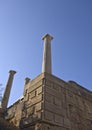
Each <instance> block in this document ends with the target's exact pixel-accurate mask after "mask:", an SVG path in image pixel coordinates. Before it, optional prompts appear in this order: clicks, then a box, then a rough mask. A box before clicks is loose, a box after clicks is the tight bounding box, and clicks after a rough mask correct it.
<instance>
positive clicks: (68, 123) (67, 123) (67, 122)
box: [64, 117, 71, 128]
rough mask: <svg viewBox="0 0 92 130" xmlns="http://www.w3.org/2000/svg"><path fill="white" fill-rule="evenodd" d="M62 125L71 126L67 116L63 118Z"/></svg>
mask: <svg viewBox="0 0 92 130" xmlns="http://www.w3.org/2000/svg"><path fill="white" fill-rule="evenodd" d="M64 126H66V127H68V128H71V122H70V120H69V119H68V118H66V117H65V118H64Z"/></svg>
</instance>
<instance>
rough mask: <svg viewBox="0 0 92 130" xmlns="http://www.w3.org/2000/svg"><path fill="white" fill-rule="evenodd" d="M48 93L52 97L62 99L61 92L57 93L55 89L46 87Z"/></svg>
mask: <svg viewBox="0 0 92 130" xmlns="http://www.w3.org/2000/svg"><path fill="white" fill-rule="evenodd" d="M46 92H47V93H49V94H50V95H53V96H55V97H57V98H61V96H62V95H61V93H60V92H57V91H55V90H54V89H51V88H49V87H47V86H46Z"/></svg>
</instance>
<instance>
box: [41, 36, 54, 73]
mask: <svg viewBox="0 0 92 130" xmlns="http://www.w3.org/2000/svg"><path fill="white" fill-rule="evenodd" d="M52 39H53V37H52V36H50V35H49V34H46V35H45V36H44V37H43V38H42V40H44V50H43V62H42V73H44V72H47V73H50V74H52V63H51V40H52Z"/></svg>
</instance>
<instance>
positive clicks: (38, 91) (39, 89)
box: [36, 86, 42, 95]
mask: <svg viewBox="0 0 92 130" xmlns="http://www.w3.org/2000/svg"><path fill="white" fill-rule="evenodd" d="M36 91H37V95H39V94H41V93H42V86H41V87H39V88H37V90H36Z"/></svg>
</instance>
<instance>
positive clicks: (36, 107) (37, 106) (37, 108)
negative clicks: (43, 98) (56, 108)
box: [35, 102, 41, 112]
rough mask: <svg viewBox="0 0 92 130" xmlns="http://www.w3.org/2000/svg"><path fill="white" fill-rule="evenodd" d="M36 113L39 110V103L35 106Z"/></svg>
mask: <svg viewBox="0 0 92 130" xmlns="http://www.w3.org/2000/svg"><path fill="white" fill-rule="evenodd" d="M35 109H36V112H37V111H40V110H41V102H39V103H37V104H36V105H35Z"/></svg>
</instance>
